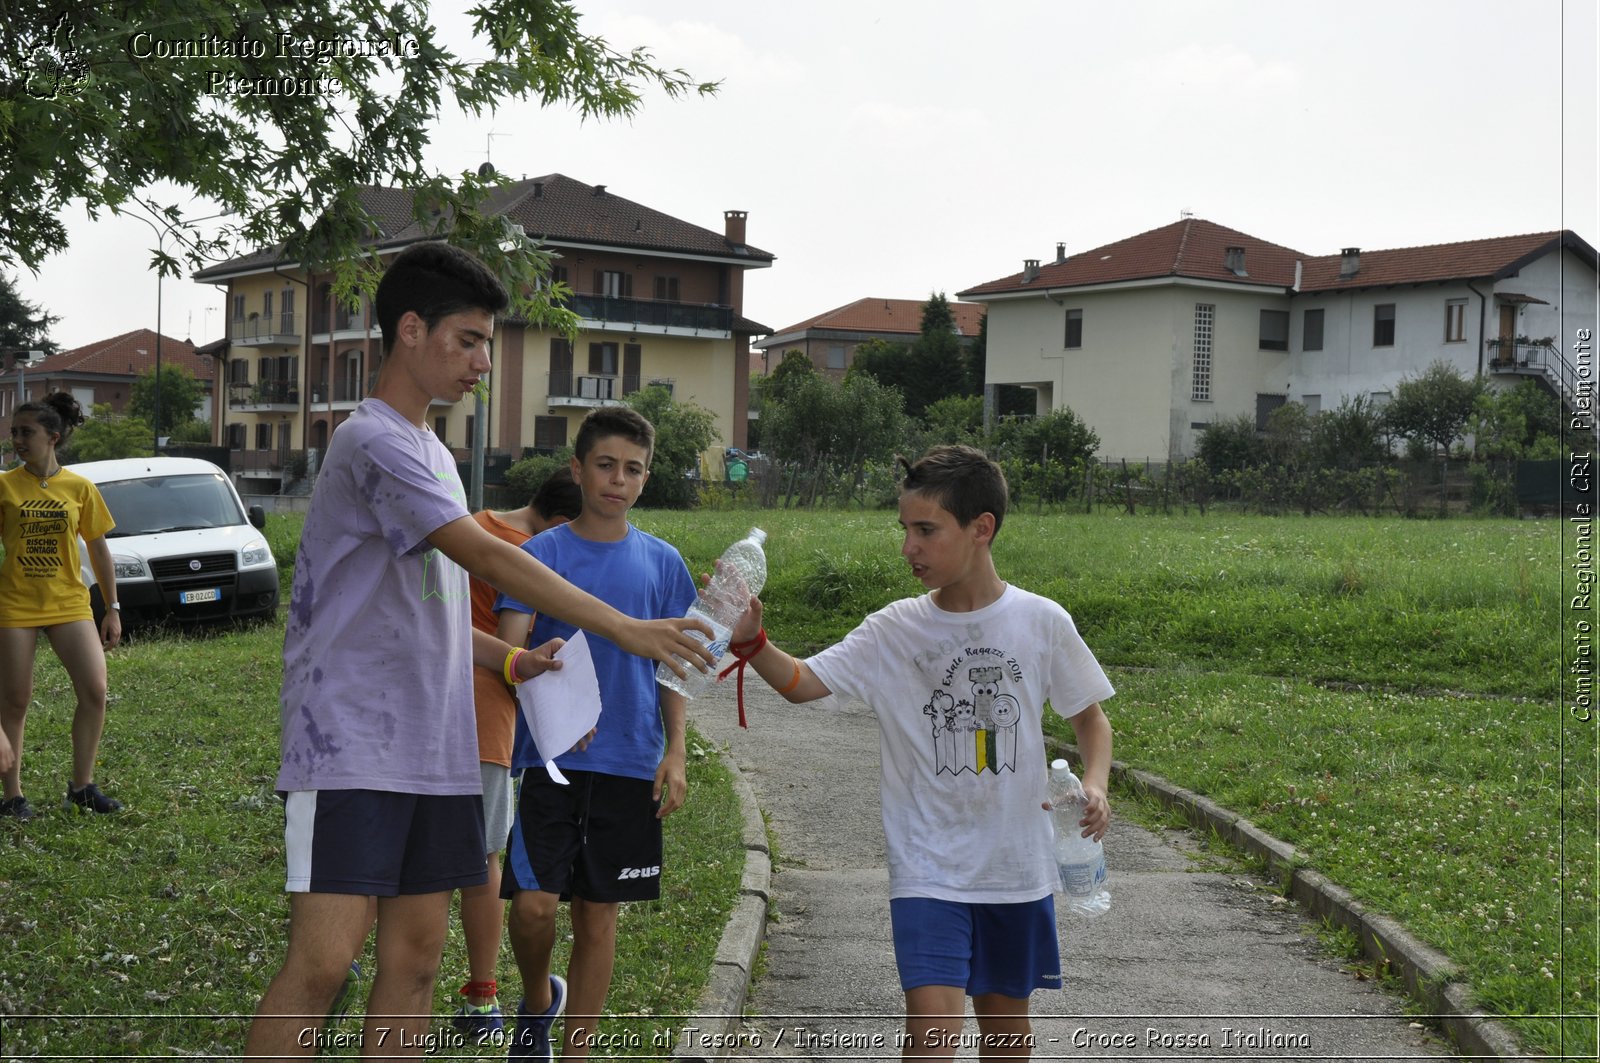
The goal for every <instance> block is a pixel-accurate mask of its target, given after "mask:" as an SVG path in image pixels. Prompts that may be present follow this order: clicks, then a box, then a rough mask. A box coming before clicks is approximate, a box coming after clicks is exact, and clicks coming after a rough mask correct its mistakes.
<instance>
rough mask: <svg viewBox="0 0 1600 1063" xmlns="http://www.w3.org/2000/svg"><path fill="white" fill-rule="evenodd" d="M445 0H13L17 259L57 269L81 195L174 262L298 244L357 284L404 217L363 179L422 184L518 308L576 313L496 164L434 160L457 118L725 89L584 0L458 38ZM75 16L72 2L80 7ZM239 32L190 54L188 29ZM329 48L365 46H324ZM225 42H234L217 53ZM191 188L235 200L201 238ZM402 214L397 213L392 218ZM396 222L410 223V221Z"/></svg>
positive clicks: (480, 20)
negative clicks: (51, 261)
mask: <svg viewBox="0 0 1600 1063" xmlns="http://www.w3.org/2000/svg"><path fill="white" fill-rule="evenodd" d="M429 8H430V5H429V4H428V3H427V0H344V2H341V3H334V2H332V0H278V2H274V3H271V4H263V3H261V2H260V0H205V2H204V3H192V2H190V0H145V2H143V3H138V4H74V5H62V4H54V3H38V4H22V5H18V4H10V5H7V8H6V16H5V19H4V26H3V27H0V82H3V87H0V158H4V159H5V165H4V166H3V167H0V263H7V264H9V263H13V262H18V261H20V262H22V263H23V264H25V265H27V266H29V267H30V268H34V269H37V268H38V266H39V265H40V264H41V263H42V262H43V261H44V259H45V258H46V257H47V256H49V255H51V254H54V253H56V252H59V251H62V250H64V249H65V248H66V247H67V243H68V238H67V229H66V225H65V224H64V222H63V221H62V219H61V218H60V217H59V216H58V215H59V213H60V211H61V208H62V206H64V205H65V204H67V203H68V202H71V201H79V200H81V201H82V202H83V204H84V209H85V210H86V211H87V213H88V214H89V216H90V217H96V216H98V214H99V213H100V211H102V210H110V211H112V212H114V213H121V212H125V211H127V212H134V213H139V214H141V215H143V216H147V217H149V218H151V219H152V220H154V221H155V222H157V223H158V224H159V225H160V226H161V227H162V228H163V229H164V230H166V232H167V233H169V234H171V235H172V236H173V237H174V238H175V239H174V240H173V246H172V249H171V250H163V249H162V248H160V247H159V246H158V248H157V249H156V251H155V254H154V256H153V261H154V263H155V264H156V265H157V267H158V268H160V269H161V270H162V271H163V272H164V273H177V272H179V271H180V270H181V269H182V264H181V262H180V259H181V260H183V261H186V262H187V263H188V264H189V265H191V266H193V267H199V266H200V265H202V264H203V263H205V262H206V261H208V260H213V259H215V258H218V257H222V256H223V255H224V254H226V253H228V252H229V251H230V250H231V249H232V248H233V247H235V246H239V245H242V246H244V247H248V248H252V249H253V248H262V247H278V248H280V249H281V253H282V254H283V256H284V258H286V259H287V260H290V261H296V262H302V263H305V264H306V265H308V266H310V267H313V268H327V267H331V268H333V269H334V270H335V271H336V272H337V275H338V290H339V292H340V294H341V296H343V297H346V298H348V297H349V296H351V295H352V294H353V293H354V292H355V291H356V290H358V289H360V288H365V287H370V285H371V282H372V276H373V273H374V272H375V270H376V262H375V259H371V258H364V257H363V255H364V253H365V250H366V241H368V240H369V239H370V238H371V237H372V236H374V235H375V234H377V233H379V232H380V231H383V229H382V228H381V227H380V225H379V221H378V219H376V218H373V217H372V216H370V215H369V214H368V213H367V212H366V210H365V209H364V208H363V207H362V205H361V203H360V201H359V197H358V195H357V189H358V188H359V187H360V186H362V185H399V186H401V187H404V188H407V189H409V190H411V191H413V192H414V193H415V196H414V204H413V208H412V209H413V211H414V215H415V220H416V222H417V223H419V224H420V225H422V226H423V227H424V228H425V229H426V230H429V231H435V232H439V233H440V234H441V235H445V234H447V235H448V237H449V239H451V240H452V241H453V242H456V243H459V244H461V245H462V246H464V247H468V248H470V249H471V250H472V251H474V252H475V253H477V254H478V255H479V256H480V257H481V258H483V259H484V261H485V262H486V263H488V265H489V266H490V268H491V269H493V270H495V272H496V273H498V274H499V275H500V276H501V277H502V278H503V279H505V280H506V281H508V287H509V288H511V290H512V292H513V296H514V298H515V299H516V300H517V304H516V306H515V307H514V310H513V312H514V313H517V314H519V315H520V316H522V317H523V318H525V319H526V320H529V321H531V322H535V323H546V322H547V323H553V324H559V325H560V326H562V327H564V328H569V327H570V326H571V325H573V324H574V322H575V319H573V318H572V317H571V316H570V315H568V314H566V313H565V312H564V311H562V312H558V311H557V310H556V309H555V308H554V307H553V306H552V305H551V292H550V290H549V289H547V288H545V287H544V286H541V285H539V284H537V283H536V282H537V281H538V280H539V279H540V278H541V277H543V276H544V275H545V274H546V273H547V272H548V268H547V267H548V256H547V255H544V254H542V253H539V252H537V251H536V250H535V249H533V247H532V245H531V244H530V243H529V242H528V241H527V240H526V239H524V238H522V236H521V234H520V233H517V232H515V231H514V230H513V229H512V228H510V225H509V223H508V222H505V221H504V220H503V219H501V218H496V217H490V216H486V215H485V214H484V213H483V212H482V210H481V209H480V208H481V204H482V202H483V199H484V197H485V195H486V194H488V193H489V192H490V191H491V190H492V187H493V186H494V185H495V184H496V183H498V178H496V177H494V176H493V175H489V176H485V177H480V176H478V175H476V174H473V173H466V174H457V175H451V174H446V173H443V172H440V171H438V170H436V169H434V168H433V167H431V166H430V165H428V163H427V162H426V160H425V158H424V154H425V152H426V150H427V148H428V145H429V142H430V140H431V132H432V128H433V126H434V124H435V123H436V122H437V121H438V119H439V118H440V117H441V116H443V117H446V118H448V117H450V116H453V115H456V114H466V115H469V116H479V115H484V114H489V113H492V112H493V111H494V109H495V108H496V107H497V106H498V105H500V104H503V103H505V102H506V101H509V100H528V101H534V102H537V103H539V104H541V105H544V106H549V105H553V104H557V103H565V104H568V105H570V106H573V107H575V108H576V109H577V110H578V111H579V113H580V114H582V115H583V116H584V117H586V118H588V117H613V116H626V115H630V114H633V113H634V112H635V111H636V110H637V109H638V107H639V105H640V103H641V100H642V98H643V96H642V94H643V92H644V91H645V90H646V89H649V88H656V89H660V90H662V91H664V92H665V93H666V94H667V95H668V96H671V97H677V96H680V95H683V94H685V93H689V92H700V93H709V92H713V91H715V85H712V84H706V83H696V82H695V81H694V79H692V78H691V77H690V76H689V75H688V74H687V73H686V72H684V71H682V70H669V69H665V68H663V67H661V66H658V65H657V64H656V62H655V60H654V58H653V57H652V56H651V54H650V53H649V52H648V51H646V50H644V49H642V48H633V49H627V50H618V49H615V48H613V47H612V46H611V45H610V44H608V43H607V42H606V41H604V40H603V39H601V38H599V37H596V36H593V35H590V34H587V33H585V32H583V30H582V29H581V28H580V26H579V15H578V12H577V10H576V8H575V7H574V6H573V4H571V3H568V2H565V0H481V2H480V3H478V4H477V5H476V6H474V7H472V8H471V10H470V12H469V13H470V15H471V17H472V29H471V33H472V40H471V43H470V45H469V46H468V47H467V48H465V49H463V51H464V52H465V53H467V54H456V53H455V52H454V51H452V50H451V48H450V47H449V46H448V45H447V44H446V41H445V35H444V33H443V32H441V30H440V28H439V27H438V26H437V25H436V24H435V21H434V19H433V17H432V15H431V13H430V10H429ZM63 12H65V14H63ZM197 41H206V42H215V43H216V44H217V45H219V47H207V48H205V49H193V48H191V49H190V50H191V51H201V52H202V54H201V55H199V56H194V57H183V56H174V55H172V54H171V48H170V42H181V43H182V44H185V45H190V46H192V45H193V44H194V43H195V42H197ZM319 42H328V43H332V44H338V43H341V42H351V43H352V44H353V45H354V46H352V47H345V48H321V49H320V50H319ZM218 53H220V54H218ZM174 190H177V191H181V192H186V193H190V194H194V195H198V196H202V197H205V198H206V199H208V200H211V201H213V202H215V203H217V204H220V205H221V207H223V208H225V209H227V210H229V211H231V212H233V213H232V220H231V222H230V223H229V225H228V227H227V230H226V231H225V232H224V233H223V234H222V235H221V236H219V237H216V238H212V239H207V238H204V237H202V235H201V233H200V231H199V229H198V228H197V227H196V226H195V225H194V224H193V223H190V222H187V221H185V220H184V218H183V216H182V213H181V212H180V210H179V208H178V206H177V204H176V203H175V202H171V201H163V197H165V196H171V195H173V194H174ZM386 224H387V223H386ZM391 229H392V227H391Z"/></svg>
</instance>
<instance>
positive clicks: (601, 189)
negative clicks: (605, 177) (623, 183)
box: [589, 185, 606, 196]
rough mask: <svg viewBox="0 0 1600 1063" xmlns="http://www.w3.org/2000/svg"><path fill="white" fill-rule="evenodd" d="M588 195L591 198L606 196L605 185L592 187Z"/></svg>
mask: <svg viewBox="0 0 1600 1063" xmlns="http://www.w3.org/2000/svg"><path fill="white" fill-rule="evenodd" d="M589 194H590V195H591V196H603V195H605V194H606V186H605V185H595V186H594V191H593V192H590V193H589Z"/></svg>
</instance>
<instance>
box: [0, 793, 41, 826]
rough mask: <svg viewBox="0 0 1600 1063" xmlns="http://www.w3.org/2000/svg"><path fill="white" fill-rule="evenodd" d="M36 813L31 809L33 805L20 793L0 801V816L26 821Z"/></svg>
mask: <svg viewBox="0 0 1600 1063" xmlns="http://www.w3.org/2000/svg"><path fill="white" fill-rule="evenodd" d="M38 814H39V813H37V812H35V811H34V810H33V806H32V805H30V804H29V803H28V799H27V798H26V797H23V796H22V795H21V794H18V795H17V796H15V797H8V798H6V799H5V800H4V801H0V816H10V817H11V818H12V819H15V820H20V821H21V822H23V823H26V822H28V820H30V819H32V818H33V817H34V816H37V815H38Z"/></svg>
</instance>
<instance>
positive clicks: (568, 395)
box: [546, 369, 623, 405]
mask: <svg viewBox="0 0 1600 1063" xmlns="http://www.w3.org/2000/svg"><path fill="white" fill-rule="evenodd" d="M620 381H621V378H619V377H617V376H614V375H607V374H597V373H574V372H572V371H571V370H566V369H558V370H556V371H554V372H552V373H551V374H550V378H549V390H548V391H547V392H546V394H548V395H549V396H550V398H552V399H578V400H586V401H587V402H592V403H594V404H596V405H598V404H599V403H602V402H609V401H612V400H615V399H620V398H621V397H622V395H623V390H622V389H621V388H620V387H618V384H619V383H620Z"/></svg>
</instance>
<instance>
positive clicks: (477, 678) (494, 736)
mask: <svg viewBox="0 0 1600 1063" xmlns="http://www.w3.org/2000/svg"><path fill="white" fill-rule="evenodd" d="M472 519H473V520H475V521H477V522H478V523H479V524H481V525H482V526H483V527H484V528H485V529H486V530H487V531H489V532H490V533H491V534H493V535H495V536H498V537H499V538H501V539H504V540H505V541H506V542H508V543H510V544H512V545H513V546H521V545H522V544H523V543H525V542H527V541H528V538H529V536H528V533H527V532H525V531H523V530H522V529H521V528H513V527H512V526H511V525H509V524H507V523H506V522H505V521H503V520H500V519H499V518H498V517H496V516H495V515H494V514H493V513H490V512H489V511H488V510H484V511H483V512H481V513H474V514H473V515H472ZM499 596H500V592H499V591H498V590H496V589H495V588H494V587H492V586H490V585H489V584H487V583H485V582H484V581H483V580H481V579H478V578H477V577H476V576H474V577H472V626H473V627H475V628H477V629H478V630H479V631H487V632H488V633H489V634H491V635H493V634H494V633H495V630H496V629H497V628H498V627H499V626H500V619H499V617H497V616H496V615H495V612H494V600H495V599H496V598H498V597H499ZM472 700H473V706H474V708H476V710H477V713H478V760H479V761H480V762H481V763H484V764H504V765H505V766H506V767H508V768H509V767H511V740H512V738H513V737H514V735H515V732H516V725H517V699H516V696H515V695H514V694H512V693H511V690H510V688H509V687H507V686H506V680H505V676H504V675H503V674H502V673H501V672H500V671H499V670H498V669H496V670H493V671H491V670H490V669H488V668H478V667H476V666H474V667H473V669H472Z"/></svg>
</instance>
